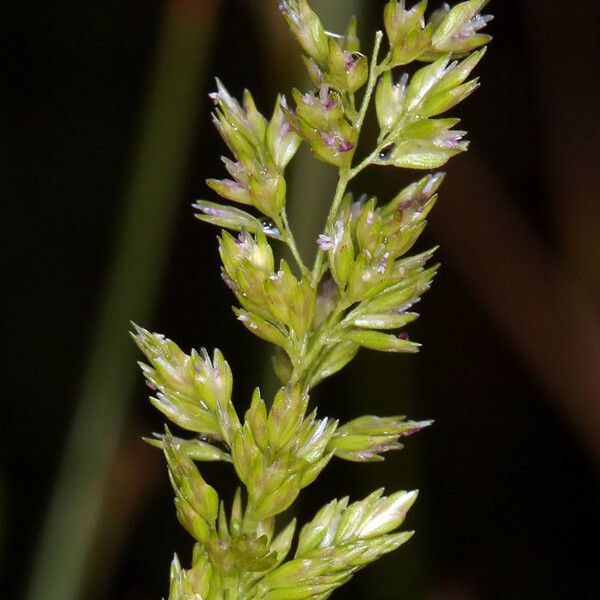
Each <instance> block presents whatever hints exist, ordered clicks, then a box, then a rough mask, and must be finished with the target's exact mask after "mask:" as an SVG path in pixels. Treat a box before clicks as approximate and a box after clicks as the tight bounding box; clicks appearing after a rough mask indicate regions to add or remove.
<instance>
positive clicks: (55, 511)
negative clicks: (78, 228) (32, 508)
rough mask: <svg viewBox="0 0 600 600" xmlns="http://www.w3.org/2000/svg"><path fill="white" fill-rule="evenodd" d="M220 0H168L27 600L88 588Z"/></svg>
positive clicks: (56, 598)
mask: <svg viewBox="0 0 600 600" xmlns="http://www.w3.org/2000/svg"><path fill="white" fill-rule="evenodd" d="M218 5H219V2H218V1H217V0H210V1H206V0H188V1H187V2H181V1H178V0H172V1H171V2H169V3H168V5H167V8H166V12H165V16H164V19H163V24H162V31H161V37H160V41H159V47H158V54H157V60H156V67H155V72H154V75H153V78H152V81H151V88H150V91H149V95H148V99H147V105H146V109H145V116H144V119H143V122H142V125H141V137H140V142H139V147H138V149H137V153H136V158H135V161H134V168H133V172H132V174H131V176H130V178H129V179H130V182H131V183H130V185H129V189H128V190H127V192H126V196H125V199H124V206H125V213H124V215H123V219H122V222H121V224H120V235H119V243H118V245H117V250H116V256H115V261H114V265H113V268H112V271H111V274H110V279H109V282H108V285H107V291H106V296H105V298H104V301H103V303H102V308H101V312H100V315H99V316H98V321H97V325H96V329H95V332H94V336H93V340H92V344H91V350H90V356H89V362H88V366H87V368H86V370H85V373H84V375H83V381H82V385H81V391H80V395H79V401H78V403H77V408H76V412H75V416H74V420H73V423H72V426H71V430H70V433H69V436H68V439H67V442H66V447H65V450H64V456H63V460H62V464H61V466H60V471H59V475H58V478H57V481H56V487H55V489H54V493H53V495H52V498H51V501H50V506H49V511H48V516H47V520H46V523H45V526H44V528H43V531H42V535H41V540H40V545H39V548H38V551H37V554H36V556H35V560H34V564H33V567H32V569H31V573H32V578H31V580H30V583H29V588H28V590H27V593H26V598H27V599H28V600H40V599H42V598H43V599H44V600H76V599H78V598H82V597H84V596H83V595H82V594H84V585H85V579H84V578H85V575H86V572H87V570H88V568H89V566H90V562H91V561H90V558H91V557H90V553H91V552H90V550H91V547H92V545H93V541H94V537H95V533H96V528H97V523H98V518H99V515H100V512H101V507H102V502H103V498H104V495H105V493H106V489H105V486H106V481H107V475H108V470H109V468H110V465H111V463H112V460H113V457H114V455H115V451H116V447H117V443H118V441H119V438H120V435H121V431H122V429H123V425H124V421H125V417H126V414H127V404H128V399H129V396H130V393H131V390H132V386H133V384H134V382H135V374H136V371H135V369H134V365H135V363H134V360H133V356H134V349H133V345H132V344H131V342H130V340H129V336H128V335H127V329H128V323H129V320H130V319H134V320H137V321H139V322H144V321H146V320H147V319H148V318H149V316H150V314H151V312H152V310H153V308H154V305H155V302H156V297H157V292H158V286H159V283H160V280H161V275H162V272H163V267H164V263H165V259H166V255H167V252H166V249H167V244H168V241H169V238H170V234H171V230H172V224H173V221H174V217H175V214H176V210H177V203H178V201H179V198H180V192H181V189H182V184H183V182H184V177H185V170H186V167H187V163H188V151H189V146H190V143H191V140H192V131H193V129H194V128H193V126H192V124H193V123H194V122H195V120H194V115H195V114H196V111H197V109H198V102H197V98H198V91H199V90H198V88H199V84H200V82H201V81H202V80H203V78H204V71H205V64H206V62H205V61H206V55H207V50H208V48H209V47H210V44H211V41H210V40H211V37H212V28H213V22H214V17H215V14H216V12H215V11H216V9H217V8H218ZM149 263H151V267H149Z"/></svg>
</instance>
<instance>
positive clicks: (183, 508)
mask: <svg viewBox="0 0 600 600" xmlns="http://www.w3.org/2000/svg"><path fill="white" fill-rule="evenodd" d="M163 444H164V453H165V457H166V459H167V463H168V466H169V477H170V479H171V483H172V485H173V489H174V490H175V493H176V505H177V511H178V514H179V516H180V520H181V521H182V525H184V527H186V528H187V529H188V531H190V533H192V535H194V536H195V537H196V539H198V541H204V542H206V541H207V538H208V533H209V531H210V530H211V529H212V528H213V526H214V523H215V520H216V518H217V514H218V511H219V497H218V495H217V492H216V491H215V490H214V488H212V487H211V486H209V485H208V484H207V483H206V482H205V481H204V479H202V476H201V475H200V472H199V471H198V469H197V468H196V466H195V465H194V463H193V462H192V461H191V459H190V458H188V457H187V456H186V455H185V454H184V453H183V452H181V451H180V450H179V449H178V448H177V447H176V446H175V444H174V443H173V438H172V437H171V435H170V433H169V432H168V430H167V432H166V433H165V436H164V437H163Z"/></svg>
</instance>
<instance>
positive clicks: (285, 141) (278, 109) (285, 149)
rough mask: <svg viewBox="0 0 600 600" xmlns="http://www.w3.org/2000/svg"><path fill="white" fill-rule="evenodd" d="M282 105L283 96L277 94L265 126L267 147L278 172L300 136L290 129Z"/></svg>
mask: <svg viewBox="0 0 600 600" xmlns="http://www.w3.org/2000/svg"><path fill="white" fill-rule="evenodd" d="M282 107H285V98H284V97H283V96H278V97H277V104H276V105H275V110H274V111H273V117H272V118H271V121H270V123H269V126H268V128H267V148H268V150H269V154H270V156H271V158H272V159H273V162H274V163H275V166H276V167H277V169H278V171H279V172H280V173H283V170H284V169H285V167H286V166H287V164H288V163H289V162H290V160H291V159H292V157H293V156H294V154H296V151H297V150H298V147H299V145H300V138H299V137H298V135H297V134H296V133H295V132H294V130H293V129H292V126H291V125H290V122H289V121H288V119H287V117H286V116H285V113H284V111H283V110H282Z"/></svg>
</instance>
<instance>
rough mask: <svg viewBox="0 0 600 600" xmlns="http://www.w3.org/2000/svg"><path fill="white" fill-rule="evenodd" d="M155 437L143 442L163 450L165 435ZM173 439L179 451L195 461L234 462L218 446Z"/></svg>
mask: <svg viewBox="0 0 600 600" xmlns="http://www.w3.org/2000/svg"><path fill="white" fill-rule="evenodd" d="M153 435H154V438H143V440H144V441H145V442H146V443H147V444H149V445H150V446H154V447H155V448H160V449H161V450H163V449H164V441H163V438H164V435H161V434H160V433H155V434H153ZM171 439H172V443H173V445H174V446H175V448H177V450H179V451H180V452H183V454H185V455H186V456H188V457H189V458H191V459H192V460H194V461H197V462H206V461H217V460H222V461H224V462H232V461H231V456H229V454H228V453H227V452H225V451H223V450H221V449H220V448H217V447H216V446H213V445H212V444H208V443H207V442H203V441H202V440H200V439H192V440H184V439H181V438H178V437H172V438H171Z"/></svg>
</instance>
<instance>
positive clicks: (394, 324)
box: [352, 312, 419, 329]
mask: <svg viewBox="0 0 600 600" xmlns="http://www.w3.org/2000/svg"><path fill="white" fill-rule="evenodd" d="M418 317H419V315H418V314H417V313H410V312H409V313H395V312H386V313H377V314H367V315H361V316H358V317H355V318H354V319H353V320H352V325H354V327H358V328H360V329H401V328H402V327H405V326H406V325H408V324H409V323H412V322H413V321H415V320H416V319H417V318H418Z"/></svg>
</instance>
